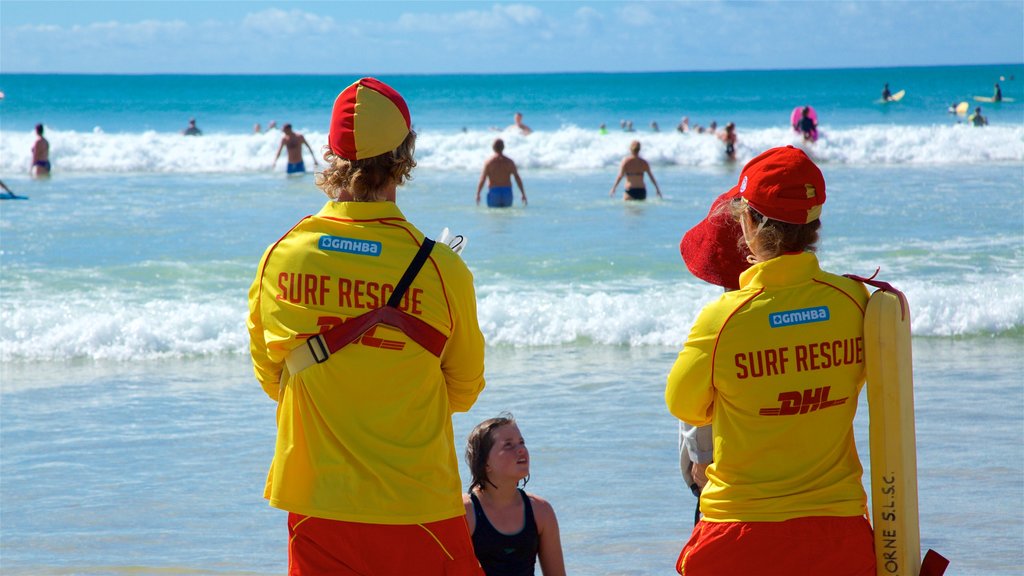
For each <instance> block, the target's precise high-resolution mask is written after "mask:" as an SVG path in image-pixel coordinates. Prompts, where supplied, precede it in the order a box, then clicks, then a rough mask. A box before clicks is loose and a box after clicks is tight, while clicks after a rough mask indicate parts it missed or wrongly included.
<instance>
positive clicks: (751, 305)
mask: <svg viewBox="0 0 1024 576" xmlns="http://www.w3.org/2000/svg"><path fill="white" fill-rule="evenodd" d="M824 203H825V179H824V177H823V176H822V174H821V171H820V170H819V169H818V167H817V166H816V165H815V164H814V162H812V161H811V159H810V158H809V157H808V156H807V154H806V153H804V152H803V151H802V150H799V149H798V148H795V147H793V146H786V147H782V148H773V149H771V150H768V151H766V152H764V153H762V154H760V155H759V156H757V157H756V158H754V159H753V160H751V161H750V162H749V163H747V165H746V166H744V168H743V170H742V171H741V173H740V178H739V182H738V184H737V185H736V186H735V187H734V188H732V189H731V190H729V192H727V195H726V197H725V198H724V202H723V204H724V205H725V206H724V208H723V210H726V211H727V212H726V213H727V214H730V215H731V216H732V217H734V218H735V219H736V220H737V221H738V223H739V225H740V231H741V236H742V237H741V238H736V242H737V243H740V242H741V243H742V244H743V245H745V246H746V247H747V248H748V249H749V250H750V256H749V261H750V262H751V263H752V266H750V268H748V269H747V270H745V271H743V272H742V273H741V274H740V275H739V282H738V284H739V289H738V290H735V291H731V292H726V293H725V294H723V295H722V296H720V297H719V298H718V299H717V300H716V301H714V302H712V303H710V304H708V305H706V306H705V307H704V309H703V310H702V311H701V312H700V314H699V315H698V317H697V320H696V322H695V324H694V325H693V327H692V329H691V330H690V333H689V336H688V337H687V339H686V343H685V345H684V346H683V349H682V351H681V352H680V353H679V357H678V358H677V360H676V362H675V364H674V365H673V367H672V370H671V372H670V373H669V376H668V379H667V383H666V388H665V402H666V405H667V407H668V409H669V411H670V412H671V413H672V414H673V415H675V416H676V417H677V418H679V419H680V420H682V421H684V422H686V423H688V424H691V425H694V426H704V425H707V424H712V430H713V438H714V442H713V446H714V452H713V462H712V463H711V464H710V465H709V466H708V467H707V470H706V475H707V479H708V482H707V485H706V486H705V487H704V489H703V491H702V492H701V496H700V509H701V512H702V513H703V515H704V517H703V518H702V519H701V520H700V522H698V523H697V525H696V526H695V527H694V529H693V533H692V534H691V536H690V539H689V541H688V542H686V544H685V545H684V546H683V548H682V551H681V552H680V554H679V558H678V560H677V562H676V570H677V571H678V572H679V574H683V575H686V576H700V575H705V574H714V575H724V576H729V575H746V574H761V575H787V576H794V575H796V576H799V575H807V576H811V575H820V574H829V575H836V576H845V575H849V576H873V575H874V573H875V555H874V544H873V535H872V530H871V525H870V523H869V521H868V519H867V516H866V515H867V494H866V493H865V491H864V487H863V485H862V483H861V476H862V473H863V468H862V466H861V462H860V459H859V457H858V455H857V449H856V445H855V443H854V432H853V419H854V415H855V413H856V410H857V399H858V395H859V393H860V391H861V388H862V387H863V386H864V382H865V373H866V370H865V364H864V312H865V307H866V305H867V301H868V293H867V290H866V289H865V288H864V286H863V285H862V284H861V283H859V282H857V281H854V280H851V279H849V278H845V277H843V276H838V275H835V274H830V273H828V272H824V271H822V270H821V268H820V267H819V266H818V259H817V257H816V256H815V249H816V245H817V242H818V230H819V228H820V227H821V220H820V216H821V209H822V205H823V204H824ZM713 212H714V211H713ZM712 216H713V215H712ZM712 216H709V218H707V219H705V221H704V222H702V223H701V224H700V225H699V226H708V227H710V226H713V225H714V222H713V217H712ZM708 235H709V236H713V232H708Z"/></svg>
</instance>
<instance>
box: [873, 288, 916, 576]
mask: <svg viewBox="0 0 1024 576" xmlns="http://www.w3.org/2000/svg"><path fill="white" fill-rule="evenodd" d="M864 353H865V363H866V365H867V387H868V434H869V444H870V447H871V520H872V522H871V524H872V526H873V527H874V532H875V560H876V564H877V566H876V572H875V573H876V574H877V575H878V576H883V575H884V576H918V573H919V572H920V569H921V533H920V526H919V523H918V508H917V442H916V434H915V429H914V375H913V358H912V354H911V339H910V307H909V306H908V305H907V299H906V297H905V296H904V295H903V293H902V292H899V291H898V290H895V289H879V290H876V291H875V292H874V293H873V294H872V295H871V298H870V299H869V300H868V306H867V311H866V312H865V315H864Z"/></svg>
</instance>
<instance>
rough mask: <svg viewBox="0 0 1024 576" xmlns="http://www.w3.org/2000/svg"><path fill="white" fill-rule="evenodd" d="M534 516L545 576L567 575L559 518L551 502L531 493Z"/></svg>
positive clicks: (541, 568)
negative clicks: (559, 530)
mask: <svg viewBox="0 0 1024 576" xmlns="http://www.w3.org/2000/svg"><path fill="white" fill-rule="evenodd" d="M529 496H530V503H531V505H532V506H533V517H534V520H535V521H536V522H537V532H538V534H539V536H540V546H539V549H538V551H537V557H538V559H539V560H540V570H541V572H542V573H543V574H544V576H565V558H564V556H563V555H562V536H561V535H560V534H559V532H558V518H556V517H555V509H554V508H553V507H552V506H551V504H550V503H549V502H548V501H547V500H544V499H543V498H540V497H538V496H534V495H533V494H530V495H529Z"/></svg>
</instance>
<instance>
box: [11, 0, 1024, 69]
mask: <svg viewBox="0 0 1024 576" xmlns="http://www.w3.org/2000/svg"><path fill="white" fill-rule="evenodd" d="M1021 62H1024V1H1021V0H1013V1H994V0H981V1H975V2H960V1H942V0H940V1H885V2H883V1H877V0H872V1H853V2H846V1H827V0H817V1H785V0H774V1H767V0H765V1H745V2H739V1H733V0H717V1H659V2H620V1H605V0H602V1H589V2H584V1H572V2H473V1H459V2H433V1H422V2H408V1H395V2H389V1H379V0H378V1H374V2H316V1H312V2H310V1H291V2H289V1H277V2H240V1H174V2H171V1H150V0H135V1H132V2H96V1H59V2H55V1H47V0H42V1H40V0H33V1H31V2H29V1H23V0H3V1H2V2H0V72H3V73H20V72H38V73H88V74H109V73H126V74H150V73H155V74H165V73H198V74H349V75H361V74H439V73H455V74H464V73H503V72H507V73H520V72H629V71H700V70H746V69H758V70H765V69H792V68H849V67H883V66H925V65H947V64H949V65H955V64H1007V63H1021Z"/></svg>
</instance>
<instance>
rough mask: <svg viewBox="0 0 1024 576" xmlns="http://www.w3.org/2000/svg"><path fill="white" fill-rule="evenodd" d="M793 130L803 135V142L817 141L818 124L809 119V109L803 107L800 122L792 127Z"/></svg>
mask: <svg viewBox="0 0 1024 576" xmlns="http://www.w3.org/2000/svg"><path fill="white" fill-rule="evenodd" d="M793 129H794V130H796V131H797V132H800V133H801V134H803V135H804V141H805V142H814V141H816V140H817V139H818V123H817V122H816V121H815V120H814V118H812V117H811V109H810V107H808V106H804V109H803V112H801V114H800V120H798V121H797V123H796V125H795V126H793Z"/></svg>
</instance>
